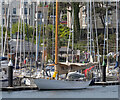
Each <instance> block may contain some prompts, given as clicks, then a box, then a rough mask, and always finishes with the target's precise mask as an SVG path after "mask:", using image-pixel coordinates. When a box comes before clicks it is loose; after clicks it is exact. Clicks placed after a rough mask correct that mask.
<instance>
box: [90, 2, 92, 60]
mask: <svg viewBox="0 0 120 100" xmlns="http://www.w3.org/2000/svg"><path fill="white" fill-rule="evenodd" d="M91 11H92V2H91V0H90V62H92V40H91V38H92V27H91V25H92V12H91Z"/></svg>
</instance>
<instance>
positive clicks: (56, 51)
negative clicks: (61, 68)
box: [55, 0, 58, 65]
mask: <svg viewBox="0 0 120 100" xmlns="http://www.w3.org/2000/svg"><path fill="white" fill-rule="evenodd" d="M57 63H58V0H56V31H55V64H56V65H57Z"/></svg>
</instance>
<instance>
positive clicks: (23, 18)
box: [22, 0, 26, 60]
mask: <svg viewBox="0 0 120 100" xmlns="http://www.w3.org/2000/svg"><path fill="white" fill-rule="evenodd" d="M22 20H23V44H24V45H23V52H24V56H23V58H24V60H25V46H26V45H25V21H24V0H23V18H22Z"/></svg>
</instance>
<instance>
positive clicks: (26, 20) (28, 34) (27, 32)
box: [26, 13, 30, 56]
mask: <svg viewBox="0 0 120 100" xmlns="http://www.w3.org/2000/svg"><path fill="white" fill-rule="evenodd" d="M27 16H28V13H27V14H26V28H27V38H28V56H30V51H29V49H30V47H29V45H30V43H29V33H28V22H27V20H28V17H27Z"/></svg>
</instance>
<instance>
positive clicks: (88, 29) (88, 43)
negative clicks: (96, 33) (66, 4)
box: [87, 2, 90, 61]
mask: <svg viewBox="0 0 120 100" xmlns="http://www.w3.org/2000/svg"><path fill="white" fill-rule="evenodd" d="M89 36H90V24H89V2H87V47H88V48H87V51H88V61H90V54H89V53H90V47H89V45H90V38H89Z"/></svg>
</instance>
